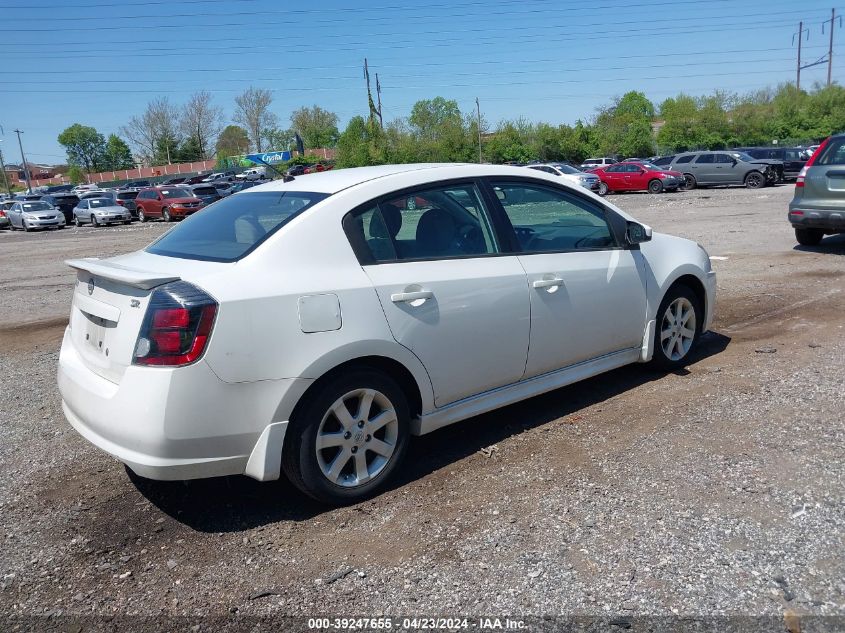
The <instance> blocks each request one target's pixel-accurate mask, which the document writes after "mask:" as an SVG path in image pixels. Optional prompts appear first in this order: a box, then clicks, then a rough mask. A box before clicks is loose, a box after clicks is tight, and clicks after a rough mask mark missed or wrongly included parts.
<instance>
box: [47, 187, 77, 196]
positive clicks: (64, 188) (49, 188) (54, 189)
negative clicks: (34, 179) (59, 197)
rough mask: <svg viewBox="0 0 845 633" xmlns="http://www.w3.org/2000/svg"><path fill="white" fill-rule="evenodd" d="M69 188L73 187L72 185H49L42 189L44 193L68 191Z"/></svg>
mask: <svg viewBox="0 0 845 633" xmlns="http://www.w3.org/2000/svg"><path fill="white" fill-rule="evenodd" d="M71 189H73V185H50V186H49V187H47V188H45V189H44V193H46V194H54V193H70V190H71Z"/></svg>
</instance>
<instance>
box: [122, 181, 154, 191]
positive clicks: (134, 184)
mask: <svg viewBox="0 0 845 633" xmlns="http://www.w3.org/2000/svg"><path fill="white" fill-rule="evenodd" d="M144 187H152V184H151V183H150V181H149V180H129V181H127V182H125V183H123V184H122V185H120V187H118V190H119V191H121V190H123V189H143V188H144Z"/></svg>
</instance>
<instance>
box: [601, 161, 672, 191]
mask: <svg viewBox="0 0 845 633" xmlns="http://www.w3.org/2000/svg"><path fill="white" fill-rule="evenodd" d="M592 173H594V174H595V175H596V176H598V177H599V178H600V179H601V183H600V184H599V195H602V196H603V195H606V194H607V193H609V192H611V191H648V192H649V193H663V192H664V191H677V190H678V189H680V188H681V187H683V186H684V185H685V184H686V183H685V180H684V175H683V174H682V173H680V172H677V171H672V170H671V169H665V168H661V167H658V166H657V165H652V164H651V163H616V164H614V165H608V166H606V167H600V168H598V169H594V170H593V172H592Z"/></svg>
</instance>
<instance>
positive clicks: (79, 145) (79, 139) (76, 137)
mask: <svg viewBox="0 0 845 633" xmlns="http://www.w3.org/2000/svg"><path fill="white" fill-rule="evenodd" d="M58 140H59V144H60V145H62V146H63V147H64V148H65V151H66V152H67V158H68V164H70V165H78V166H79V167H82V168H83V169H84V170H85V171H86V172H88V173H91V172H92V171H98V169H99V168H100V165H101V164H102V162H103V157H104V155H105V151H106V140H105V139H104V138H103V135H102V134H100V133H99V132H97V130H96V129H94V128H93V127H90V126H87V125H81V124H80V123H74V124H73V125H71V126H70V127H69V128H67V129H65V131H64V132H62V133H61V134H59V139H58Z"/></svg>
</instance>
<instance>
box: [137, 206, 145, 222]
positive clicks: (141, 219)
mask: <svg viewBox="0 0 845 633" xmlns="http://www.w3.org/2000/svg"><path fill="white" fill-rule="evenodd" d="M146 221H147V216H146V215H144V210H143V209H142V208H141V207H138V222H140V223H141V224H143V223H144V222H146Z"/></svg>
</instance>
